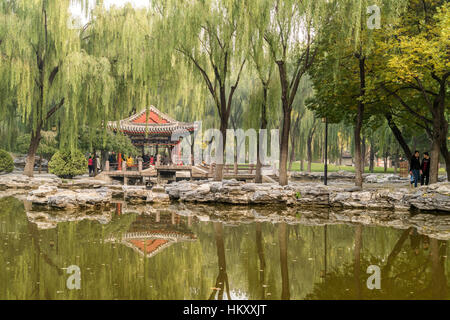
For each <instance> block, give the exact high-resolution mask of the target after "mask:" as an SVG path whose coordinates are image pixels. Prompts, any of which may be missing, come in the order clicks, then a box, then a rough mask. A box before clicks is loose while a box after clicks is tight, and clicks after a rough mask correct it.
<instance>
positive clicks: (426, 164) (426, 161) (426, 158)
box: [420, 152, 431, 186]
mask: <svg viewBox="0 0 450 320" xmlns="http://www.w3.org/2000/svg"><path fill="white" fill-rule="evenodd" d="M430 164H431V158H430V154H429V153H428V152H425V153H424V154H423V160H422V164H421V165H420V169H421V170H422V172H421V174H422V177H421V178H422V179H421V185H422V186H423V185H429V184H430Z"/></svg>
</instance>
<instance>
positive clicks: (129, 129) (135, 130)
mask: <svg viewBox="0 0 450 320" xmlns="http://www.w3.org/2000/svg"><path fill="white" fill-rule="evenodd" d="M108 129H110V130H113V131H121V132H123V133H125V134H130V135H145V134H149V135H152V134H154V135H157V134H164V135H171V134H174V133H182V132H185V131H194V129H195V124H194V123H188V122H181V121H177V120H175V119H173V118H171V117H170V116H168V115H167V114H165V113H163V112H161V111H160V110H158V109H157V108H156V107H154V106H150V107H149V108H145V109H143V110H141V111H140V112H138V113H136V114H134V115H132V116H131V117H129V118H126V119H123V120H120V121H108Z"/></svg>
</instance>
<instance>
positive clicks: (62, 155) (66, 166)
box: [48, 150, 87, 179]
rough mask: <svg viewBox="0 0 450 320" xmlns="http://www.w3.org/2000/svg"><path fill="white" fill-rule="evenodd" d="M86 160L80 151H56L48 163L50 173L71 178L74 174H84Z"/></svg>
mask: <svg viewBox="0 0 450 320" xmlns="http://www.w3.org/2000/svg"><path fill="white" fill-rule="evenodd" d="M86 168H87V160H86V158H85V157H84V155H83V153H81V151H78V150H76V151H70V150H69V151H58V152H56V153H55V154H54V155H53V157H52V159H51V160H50V162H49V163H48V170H49V172H50V173H53V174H55V175H57V176H58V177H60V178H65V179H72V178H73V177H74V176H77V175H81V174H84V173H85V172H86Z"/></svg>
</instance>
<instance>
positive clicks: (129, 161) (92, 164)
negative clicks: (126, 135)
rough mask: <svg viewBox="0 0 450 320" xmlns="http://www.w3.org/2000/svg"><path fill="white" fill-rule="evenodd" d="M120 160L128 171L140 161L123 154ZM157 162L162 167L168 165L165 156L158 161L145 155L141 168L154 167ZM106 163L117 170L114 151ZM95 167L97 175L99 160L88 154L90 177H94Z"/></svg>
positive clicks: (117, 161) (151, 156) (167, 158)
mask: <svg viewBox="0 0 450 320" xmlns="http://www.w3.org/2000/svg"><path fill="white" fill-rule="evenodd" d="M121 158H122V159H121V160H122V162H125V163H126V166H127V169H128V170H132V169H133V168H134V167H136V165H135V164H136V163H137V162H138V161H139V160H140V159H134V158H133V157H132V156H131V155H129V156H127V157H125V156H124V155H123V154H122V155H121ZM158 160H159V161H160V163H161V164H162V165H169V164H170V159H169V157H168V156H167V155H162V156H160V157H159V159H158V157H157V156H154V155H148V154H145V155H143V156H142V162H143V167H144V168H149V167H150V166H154V165H156V163H157V162H158ZM108 161H109V164H110V167H112V168H115V169H116V170H117V169H119V168H118V165H119V159H118V158H117V155H116V153H115V152H114V151H112V152H110V154H109V156H108ZM96 166H97V173H98V172H100V171H101V161H100V158H99V157H98V156H93V155H92V154H89V158H88V168H89V176H91V177H92V176H94V175H95V169H96Z"/></svg>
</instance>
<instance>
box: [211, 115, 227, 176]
mask: <svg viewBox="0 0 450 320" xmlns="http://www.w3.org/2000/svg"><path fill="white" fill-rule="evenodd" d="M226 118H227V120H226V122H225V119H224V117H222V119H221V121H220V122H221V124H220V133H221V134H222V145H221V146H220V143H219V148H222V159H219V162H221V163H216V172H215V174H214V181H222V180H223V167H224V155H225V146H226V142H227V129H228V117H226ZM216 153H217V150H216ZM216 159H217V154H216Z"/></svg>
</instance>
